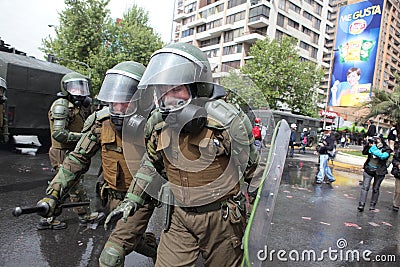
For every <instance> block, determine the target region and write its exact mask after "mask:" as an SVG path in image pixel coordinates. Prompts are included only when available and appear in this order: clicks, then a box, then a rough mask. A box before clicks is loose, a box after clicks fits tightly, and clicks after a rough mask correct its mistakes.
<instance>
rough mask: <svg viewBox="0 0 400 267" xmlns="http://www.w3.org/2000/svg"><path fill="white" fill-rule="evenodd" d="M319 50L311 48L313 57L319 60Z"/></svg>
mask: <svg viewBox="0 0 400 267" xmlns="http://www.w3.org/2000/svg"><path fill="white" fill-rule="evenodd" d="M317 54H318V49H317V48H315V47H311V57H312V58H315V59H317Z"/></svg>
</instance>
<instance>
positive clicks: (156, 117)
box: [144, 109, 165, 138]
mask: <svg viewBox="0 0 400 267" xmlns="http://www.w3.org/2000/svg"><path fill="white" fill-rule="evenodd" d="M163 122H164V121H163V119H162V115H161V112H160V111H159V110H158V109H155V110H153V111H152V112H151V115H150V117H149V119H148V120H147V123H146V126H145V128H144V136H145V138H148V137H150V135H151V132H152V131H153V129H155V128H156V126H157V129H159V128H160V125H164V124H165V123H163ZM161 128H162V126H161Z"/></svg>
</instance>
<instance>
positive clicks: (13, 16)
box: [0, 0, 174, 59]
mask: <svg viewBox="0 0 400 267" xmlns="http://www.w3.org/2000/svg"><path fill="white" fill-rule="evenodd" d="M134 3H136V4H137V5H138V6H140V7H143V8H144V9H145V10H147V11H148V12H149V17H150V24H151V26H152V27H153V28H154V30H155V31H156V32H157V33H159V34H160V35H161V38H162V40H163V41H164V42H167V43H169V42H170V39H171V25H172V16H173V9H174V0H111V1H110V3H109V5H108V6H107V8H108V9H110V11H111V17H112V18H114V19H115V18H118V17H122V14H123V13H124V11H126V10H127V9H129V8H130V7H131V6H132V5H133V4H134ZM63 9H64V0H0V38H1V39H2V40H3V41H4V42H5V43H7V44H10V45H11V46H12V47H15V48H16V49H17V50H20V51H23V52H26V53H27V55H28V56H34V57H36V58H37V59H43V58H44V54H43V53H42V52H41V51H39V49H38V47H40V46H41V44H42V39H43V38H45V37H47V36H48V35H51V34H54V29H53V28H51V27H49V26H48V25H49V24H50V25H51V24H53V25H59V23H58V22H59V20H58V12H61V11H62V10H63Z"/></svg>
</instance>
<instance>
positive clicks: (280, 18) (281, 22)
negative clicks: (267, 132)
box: [276, 14, 285, 27]
mask: <svg viewBox="0 0 400 267" xmlns="http://www.w3.org/2000/svg"><path fill="white" fill-rule="evenodd" d="M276 24H277V25H278V26H281V27H283V26H284V25H285V16H283V15H282V14H278V18H277V20H276Z"/></svg>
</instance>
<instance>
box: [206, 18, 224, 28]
mask: <svg viewBox="0 0 400 267" xmlns="http://www.w3.org/2000/svg"><path fill="white" fill-rule="evenodd" d="M221 25H222V19H217V20H214V21H211V22H209V23H207V24H206V29H207V30H210V29H213V28H216V27H219V26H221Z"/></svg>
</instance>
